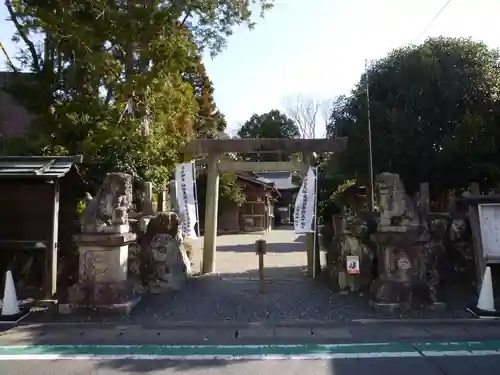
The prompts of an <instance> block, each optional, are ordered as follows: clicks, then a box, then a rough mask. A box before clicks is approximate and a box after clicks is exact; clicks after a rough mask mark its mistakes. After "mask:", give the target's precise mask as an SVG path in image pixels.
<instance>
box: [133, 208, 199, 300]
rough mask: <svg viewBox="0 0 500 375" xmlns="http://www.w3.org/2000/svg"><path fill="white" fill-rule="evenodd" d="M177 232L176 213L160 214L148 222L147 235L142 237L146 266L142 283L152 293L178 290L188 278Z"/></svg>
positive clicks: (184, 256) (183, 252)
mask: <svg viewBox="0 0 500 375" xmlns="http://www.w3.org/2000/svg"><path fill="white" fill-rule="evenodd" d="M180 229H181V226H180V219H179V216H178V215H177V214H176V213H175V212H159V213H157V214H156V215H155V216H154V217H153V218H152V219H151V220H149V222H148V224H147V228H146V233H145V234H144V235H142V236H141V237H142V238H141V251H142V252H143V254H144V256H143V259H145V262H146V265H147V266H146V267H145V269H147V275H146V277H144V278H143V279H146V280H147V285H148V290H149V291H150V292H151V293H163V292H167V291H169V290H180V289H182V287H183V285H184V283H185V281H186V280H187V277H188V276H189V275H190V274H191V264H190V261H189V259H188V256H187V253H186V249H185V247H184V241H183V238H182V235H181V232H180Z"/></svg>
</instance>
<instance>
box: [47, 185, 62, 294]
mask: <svg viewBox="0 0 500 375" xmlns="http://www.w3.org/2000/svg"><path fill="white" fill-rule="evenodd" d="M53 184H54V190H53V192H54V198H53V205H52V207H53V208H52V234H51V236H50V242H49V246H47V249H46V253H45V254H46V256H45V294H46V297H47V299H51V298H53V297H54V296H55V294H56V293H57V253H58V247H59V243H58V236H59V180H54V181H53Z"/></svg>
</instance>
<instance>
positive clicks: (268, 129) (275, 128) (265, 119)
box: [238, 109, 300, 161]
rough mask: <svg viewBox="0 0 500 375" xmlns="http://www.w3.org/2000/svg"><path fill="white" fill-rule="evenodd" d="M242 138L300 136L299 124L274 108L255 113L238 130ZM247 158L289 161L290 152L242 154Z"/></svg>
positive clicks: (292, 137) (290, 137)
mask: <svg viewBox="0 0 500 375" xmlns="http://www.w3.org/2000/svg"><path fill="white" fill-rule="evenodd" d="M238 137H240V138H288V139H295V138H300V132H299V128H298V126H297V125H296V124H295V123H294V122H293V120H292V119H290V118H289V117H287V116H286V115H285V114H283V113H281V112H280V111H278V110H276V109H274V110H272V111H270V112H268V113H264V114H261V115H257V114H254V115H252V117H250V119H249V120H247V121H246V122H245V123H244V124H243V125H242V127H241V128H240V130H239V131H238ZM241 157H242V158H243V159H245V160H253V161H287V160H290V158H291V155H290V154H286V153H284V154H267V153H266V154H248V155H241Z"/></svg>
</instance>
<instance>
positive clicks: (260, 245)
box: [255, 239, 267, 293]
mask: <svg viewBox="0 0 500 375" xmlns="http://www.w3.org/2000/svg"><path fill="white" fill-rule="evenodd" d="M266 247H267V244H266V241H265V240H262V239H261V240H257V241H255V253H256V254H257V255H258V256H259V292H260V293H264V292H265V289H266V286H265V279H264V255H266V253H267V249H266Z"/></svg>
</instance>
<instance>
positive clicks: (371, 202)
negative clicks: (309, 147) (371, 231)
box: [365, 59, 375, 213]
mask: <svg viewBox="0 0 500 375" xmlns="http://www.w3.org/2000/svg"><path fill="white" fill-rule="evenodd" d="M365 85H366V110H367V117H368V178H369V179H370V181H369V184H368V189H369V192H368V193H369V194H370V197H369V201H368V209H369V211H370V213H373V211H374V207H375V194H374V191H373V152H372V123H371V113H370V88H369V84H368V60H367V59H365Z"/></svg>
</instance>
